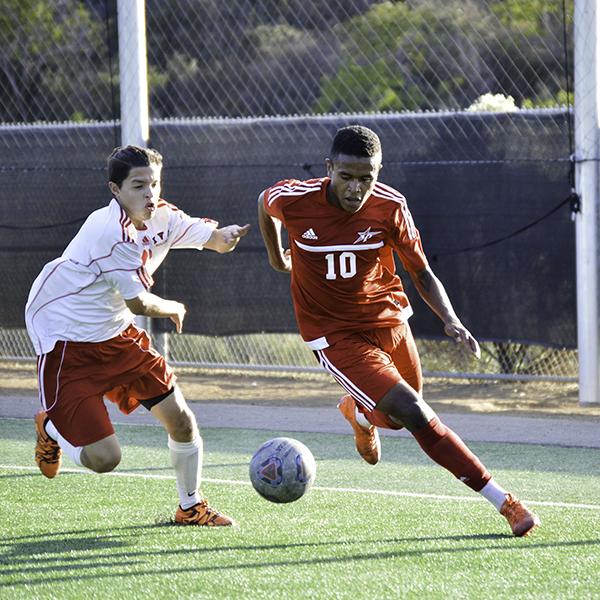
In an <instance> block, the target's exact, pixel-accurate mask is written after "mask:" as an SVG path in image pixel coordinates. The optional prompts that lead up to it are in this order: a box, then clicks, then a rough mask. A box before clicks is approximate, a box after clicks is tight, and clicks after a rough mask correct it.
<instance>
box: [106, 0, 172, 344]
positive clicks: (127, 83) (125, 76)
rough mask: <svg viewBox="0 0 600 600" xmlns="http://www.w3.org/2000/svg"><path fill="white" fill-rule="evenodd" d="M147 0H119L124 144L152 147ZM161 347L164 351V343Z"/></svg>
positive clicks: (140, 320)
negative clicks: (150, 140) (149, 143)
mask: <svg viewBox="0 0 600 600" xmlns="http://www.w3.org/2000/svg"><path fill="white" fill-rule="evenodd" d="M145 10H146V7H145V0H118V1H117V13H118V25H119V78H120V92H121V143H122V144H123V145H127V144H134V145H136V146H141V147H144V148H147V147H148V141H149V139H150V125H149V110H148V60H147V50H146V13H145ZM135 321H136V323H137V325H138V326H139V327H142V328H143V329H145V330H146V331H148V333H149V334H152V319H150V318H148V317H136V319H135ZM162 338H163V336H161V335H158V336H157V339H156V340H154V342H155V344H156V342H159V343H158V344H156V346H157V350H158V351H159V352H161V353H163V354H164V350H165V348H164V347H163V345H162V344H160V342H161V341H162Z"/></svg>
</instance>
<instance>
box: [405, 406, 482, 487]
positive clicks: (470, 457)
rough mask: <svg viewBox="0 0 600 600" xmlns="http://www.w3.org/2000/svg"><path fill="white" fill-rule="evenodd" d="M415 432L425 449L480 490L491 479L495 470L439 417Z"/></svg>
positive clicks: (434, 458) (462, 479) (429, 454)
mask: <svg viewBox="0 0 600 600" xmlns="http://www.w3.org/2000/svg"><path fill="white" fill-rule="evenodd" d="M413 435H414V437H415V439H416V440H417V442H418V443H419V445H420V446H421V448H422V449H423V451H424V452H425V453H426V454H427V455H428V456H429V457H430V458H431V459H432V460H434V461H435V462H436V463H438V465H441V466H442V467H444V468H445V469H448V471H450V472H451V473H452V474H453V475H454V476H455V477H456V478H458V479H460V480H461V481H462V482H463V483H464V484H466V485H468V486H469V487H470V488H471V489H473V490H475V491H476V492H478V491H480V490H481V489H482V488H483V486H484V485H485V484H486V483H487V482H488V481H489V480H490V479H491V477H492V476H491V474H490V473H489V471H488V470H487V469H486V468H485V466H484V465H483V464H482V462H481V461H480V460H479V459H478V458H477V457H476V456H475V454H473V453H472V452H471V451H470V450H469V449H468V448H467V446H466V445H465V443H464V442H463V441H462V440H461V439H460V438H459V437H458V435H456V433H454V431H452V429H450V428H449V427H446V426H445V425H444V424H443V423H442V422H441V421H440V420H439V419H438V418H437V417H434V418H433V419H432V420H431V421H429V423H427V425H426V426H425V427H423V428H421V429H419V430H418V431H415V432H413Z"/></svg>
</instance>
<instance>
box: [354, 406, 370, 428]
mask: <svg viewBox="0 0 600 600" xmlns="http://www.w3.org/2000/svg"><path fill="white" fill-rule="evenodd" d="M354 416H355V417H356V422H357V423H358V424H359V425H360V426H361V427H364V428H365V429H369V427H371V423H369V420H368V419H367V417H365V415H364V414H363V413H361V412H360V410H358V407H357V406H356V407H354Z"/></svg>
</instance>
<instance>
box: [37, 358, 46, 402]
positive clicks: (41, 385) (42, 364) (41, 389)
mask: <svg viewBox="0 0 600 600" xmlns="http://www.w3.org/2000/svg"><path fill="white" fill-rule="evenodd" d="M45 366H46V355H45V354H41V355H40V356H38V397H39V399H40V404H41V406H42V408H43V409H44V410H46V397H45V395H44V367H45Z"/></svg>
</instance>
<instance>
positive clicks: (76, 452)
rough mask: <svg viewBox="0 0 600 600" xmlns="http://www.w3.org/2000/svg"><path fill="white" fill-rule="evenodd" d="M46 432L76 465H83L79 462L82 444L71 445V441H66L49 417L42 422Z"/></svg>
mask: <svg viewBox="0 0 600 600" xmlns="http://www.w3.org/2000/svg"><path fill="white" fill-rule="evenodd" d="M44 429H45V430H46V433H47V434H48V435H49V436H50V437H51V438H52V439H53V440H54V441H55V442H57V443H58V445H59V446H60V447H61V448H62V451H63V452H64V453H65V454H66V455H67V456H68V457H69V458H70V459H71V460H72V461H73V462H74V463H75V464H76V465H78V466H80V467H83V464H82V462H81V453H82V451H83V446H73V444H71V442H69V441H67V440H66V439H65V438H64V437H63V436H62V435H60V433H59V432H58V430H57V429H56V427H55V425H54V423H53V422H52V421H51V420H50V419H46V422H45V424H44Z"/></svg>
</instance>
